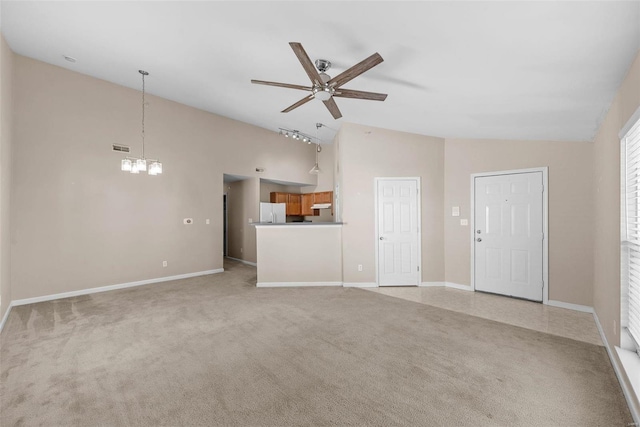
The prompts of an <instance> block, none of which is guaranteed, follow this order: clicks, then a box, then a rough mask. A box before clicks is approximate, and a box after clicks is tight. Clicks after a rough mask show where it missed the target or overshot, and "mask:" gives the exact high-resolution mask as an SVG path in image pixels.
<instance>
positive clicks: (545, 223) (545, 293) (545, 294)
mask: <svg viewBox="0 0 640 427" xmlns="http://www.w3.org/2000/svg"><path fill="white" fill-rule="evenodd" d="M530 172H542V185H543V191H542V232H543V233H544V239H543V241H542V281H543V282H544V283H543V287H542V303H543V304H548V302H549V167H547V166H544V167H539V168H529V169H513V170H506V171H495V172H481V173H472V174H471V212H470V216H471V218H469V224H471V228H470V230H469V231H470V234H471V238H470V242H471V290H472V291H474V292H475V290H476V262H475V261H476V251H475V244H474V242H475V231H476V207H475V197H476V185H475V184H476V178H482V177H486V176H496V175H515V174H522V173H530Z"/></svg>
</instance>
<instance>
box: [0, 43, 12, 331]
mask: <svg viewBox="0 0 640 427" xmlns="http://www.w3.org/2000/svg"><path fill="white" fill-rule="evenodd" d="M12 63H13V52H11V49H9V46H8V45H7V43H6V41H5V40H4V37H3V36H2V35H1V34H0V319H2V318H3V317H4V315H5V313H6V311H7V309H8V308H9V304H10V303H11V192H12V186H11V175H12V172H11V169H12V163H11V156H12V154H11V153H12V141H13V136H12V135H13V105H12V87H13V83H12V74H13V67H12Z"/></svg>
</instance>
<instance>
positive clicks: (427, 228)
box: [334, 123, 444, 283]
mask: <svg viewBox="0 0 640 427" xmlns="http://www.w3.org/2000/svg"><path fill="white" fill-rule="evenodd" d="M334 143H336V144H338V147H339V148H338V150H339V153H338V157H339V159H338V164H339V167H340V174H339V175H340V176H339V182H340V184H341V185H340V187H341V188H340V193H341V204H342V207H341V209H342V221H343V222H344V223H345V225H344V227H343V230H342V232H343V243H342V252H343V273H344V281H345V282H346V283H358V282H369V283H370V282H375V281H376V271H375V247H376V245H375V209H376V207H375V195H374V178H376V177H420V178H421V189H422V191H421V195H422V199H421V203H422V206H421V209H422V218H421V220H422V281H423V282H441V281H443V280H444V251H443V249H444V240H443V239H444V228H443V215H442V212H443V200H444V193H443V192H444V140H442V139H441V138H434V137H428V136H422V135H416V134H410V133H404V132H396V131H390V130H385V129H379V128H374V127H369V126H361V125H355V124H350V123H344V124H343V125H342V128H341V129H340V132H339V135H338V138H337V140H336V141H335V142H334ZM358 264H362V266H363V271H361V272H359V271H358V269H357V266H358Z"/></svg>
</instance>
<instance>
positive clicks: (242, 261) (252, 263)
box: [225, 256, 258, 267]
mask: <svg viewBox="0 0 640 427" xmlns="http://www.w3.org/2000/svg"><path fill="white" fill-rule="evenodd" d="M225 258H229V259H232V260H234V261H238V262H241V263H243V264H247V265H251V266H253V267H257V266H258V264H257V263H255V262H251V261H246V260H244V259H240V258H234V257H232V256H227V257H225Z"/></svg>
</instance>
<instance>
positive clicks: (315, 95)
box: [251, 42, 387, 120]
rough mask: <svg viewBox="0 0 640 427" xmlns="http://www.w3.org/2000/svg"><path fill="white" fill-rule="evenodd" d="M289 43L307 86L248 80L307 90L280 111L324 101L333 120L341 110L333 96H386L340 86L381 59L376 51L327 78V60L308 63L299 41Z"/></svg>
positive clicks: (368, 98)
mask: <svg viewBox="0 0 640 427" xmlns="http://www.w3.org/2000/svg"><path fill="white" fill-rule="evenodd" d="M289 45H290V46H291V49H293V52H294V53H295V54H296V56H297V57H298V60H299V61H300V64H301V65H302V68H303V69H304V70H305V72H306V73H307V76H309V79H310V80H311V86H301V85H294V84H289V83H277V82H269V81H264V80H251V83H253V84H261V85H267V86H278V87H285V88H289V89H298V90H304V91H308V92H311V94H310V95H307V96H305V97H304V98H302V99H301V100H300V101H298V102H296V103H295V104H293V105H290V106H289V107H287V108H285V109H284V110H282V112H283V113H288V112H289V111H291V110H294V109H296V108H298V107H300V106H301V105H304V104H306V103H307V102H309V101H311V100H312V99H318V100H320V101H322V102H323V103H324V105H325V107H327V109H328V110H329V112H330V113H331V115H332V116H333V118H334V119H336V120H337V119H339V118H340V117H342V113H341V112H340V109H339V108H338V105H337V104H336V102H335V100H334V99H333V98H334V97H337V98H352V99H366V100H371V101H384V100H385V99H386V98H387V95H386V94H384V93H374V92H364V91H360V90H351V89H343V88H342V85H344V84H346V83H348V82H350V81H351V80H353V79H354V78H356V77H358V76H359V75H360V74H362V73H364V72H365V71H368V70H370V69H371V68H373V67H375V66H376V65H378V64H380V63H381V62H383V61H384V60H383V59H382V57H381V56H380V55H379V54H378V53H377V52H376V53H374V54H373V55H371V56H369V57H368V58H366V59H365V60H363V61H360V62H359V63H357V64H356V65H354V66H353V67H351V68H349V69H347V70H345V71H343V72H342V73H340V74H338V75H337V76H336V77H333V78H331V76H329V75H328V74H327V73H326V71H327V70H328V69H329V68H331V62H329V61H327V60H326V59H317V60H316V61H315V66H314V63H312V62H311V60H310V59H309V55H307V52H306V51H305V50H304V48H303V47H302V45H301V44H300V43H296V42H291V43H289Z"/></svg>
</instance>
